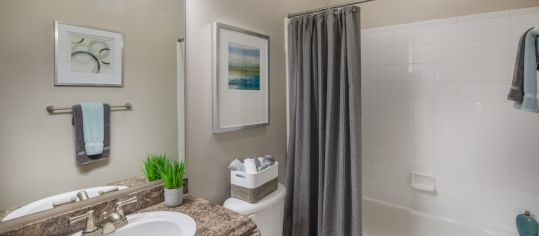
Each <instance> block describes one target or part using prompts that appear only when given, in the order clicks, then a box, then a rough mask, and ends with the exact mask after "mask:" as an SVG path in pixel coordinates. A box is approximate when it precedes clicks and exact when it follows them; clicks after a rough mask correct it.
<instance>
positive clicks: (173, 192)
mask: <svg viewBox="0 0 539 236" xmlns="http://www.w3.org/2000/svg"><path fill="white" fill-rule="evenodd" d="M182 202H183V187H182V188H176V189H166V188H165V205H167V206H168V207H175V206H179V205H180V204H182Z"/></svg>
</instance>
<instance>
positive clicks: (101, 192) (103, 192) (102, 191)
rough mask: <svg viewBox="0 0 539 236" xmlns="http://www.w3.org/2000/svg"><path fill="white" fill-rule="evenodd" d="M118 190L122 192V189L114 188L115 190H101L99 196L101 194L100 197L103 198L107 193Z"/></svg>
mask: <svg viewBox="0 0 539 236" xmlns="http://www.w3.org/2000/svg"><path fill="white" fill-rule="evenodd" d="M118 190H120V188H118V187H114V188H111V189H107V190H99V192H98V194H99V196H102V195H105V194H107V193H110V192H114V191H118Z"/></svg>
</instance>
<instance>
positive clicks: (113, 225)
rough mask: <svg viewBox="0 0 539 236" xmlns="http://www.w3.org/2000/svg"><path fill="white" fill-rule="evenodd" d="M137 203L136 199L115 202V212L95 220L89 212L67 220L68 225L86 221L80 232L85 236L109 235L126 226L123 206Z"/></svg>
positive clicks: (104, 214) (92, 213) (91, 211)
mask: <svg viewBox="0 0 539 236" xmlns="http://www.w3.org/2000/svg"><path fill="white" fill-rule="evenodd" d="M135 202H137V197H136V196H135V197H132V198H129V199H127V200H124V201H119V200H118V202H116V209H115V210H116V212H113V213H110V214H108V213H107V212H103V213H102V214H101V217H98V219H96V217H95V215H94V211H93V210H90V211H88V212H87V213H86V214H83V215H80V216H75V217H72V218H70V219H69V224H70V225H71V224H73V223H75V222H79V221H81V220H84V219H86V227H85V229H84V230H83V231H82V235H85V236H98V235H105V234H110V233H112V232H114V231H116V230H118V229H120V228H122V227H124V226H126V225H127V223H128V221H127V218H126V217H125V213H124V210H123V207H124V206H125V205H128V204H131V203H135Z"/></svg>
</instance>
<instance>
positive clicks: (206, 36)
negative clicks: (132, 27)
mask: <svg viewBox="0 0 539 236" xmlns="http://www.w3.org/2000/svg"><path fill="white" fill-rule="evenodd" d="M325 4H326V1H325V0H294V1H290V0H273V1H266V0H227V1H222V0H188V1H187V84H186V88H187V90H186V98H187V104H186V114H187V120H186V122H187V123H186V127H187V128H186V132H187V133H186V137H187V138H186V142H187V143H186V144H187V165H188V174H189V179H190V181H191V183H190V185H189V188H190V191H191V192H193V193H195V194H198V195H200V196H202V197H205V198H207V199H209V200H212V201H214V202H216V203H221V202H222V201H224V200H225V199H226V198H227V197H228V196H229V195H230V190H229V188H230V180H229V178H230V177H229V172H228V170H227V165H228V163H229V162H230V161H231V160H233V159H234V158H241V159H243V158H246V157H248V156H251V155H262V154H273V155H274V156H275V157H276V158H277V160H278V161H279V162H280V163H281V165H280V169H279V176H280V181H281V182H282V181H283V180H284V178H283V177H284V160H285V153H286V115H285V114H286V113H285V107H286V104H285V55H284V25H283V19H284V17H285V16H286V14H287V13H289V12H292V11H297V10H301V9H305V8H312V7H319V6H321V5H325ZM214 21H219V22H222V23H226V24H230V25H234V26H238V27H242V28H245V29H250V30H252V31H256V32H260V33H263V34H266V35H269V36H270V50H271V51H270V66H271V68H270V73H271V78H270V99H271V101H270V109H271V110H270V114H271V117H270V123H271V124H270V125H269V126H267V127H264V128H253V129H248V130H244V131H238V132H232V133H224V134H212V129H211V127H212V113H211V112H212V77H211V76H212V72H211V71H212V51H211V45H212V41H211V37H212V23H213V22H214Z"/></svg>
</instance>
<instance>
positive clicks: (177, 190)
mask: <svg viewBox="0 0 539 236" xmlns="http://www.w3.org/2000/svg"><path fill="white" fill-rule="evenodd" d="M184 173H185V162H183V161H177V160H168V161H167V162H166V163H165V164H164V165H163V166H162V168H160V169H159V174H160V175H161V179H162V180H163V185H164V186H165V190H164V191H165V205H167V206H168V207H175V206H179V205H180V204H182V202H183V174H184Z"/></svg>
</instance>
